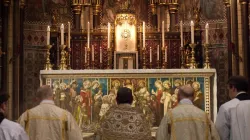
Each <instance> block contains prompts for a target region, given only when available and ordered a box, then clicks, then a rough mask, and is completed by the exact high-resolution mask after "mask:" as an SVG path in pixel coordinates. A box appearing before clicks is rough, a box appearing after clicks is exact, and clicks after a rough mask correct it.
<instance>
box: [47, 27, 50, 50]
mask: <svg viewBox="0 0 250 140" xmlns="http://www.w3.org/2000/svg"><path fill="white" fill-rule="evenodd" d="M47 45H50V26H48V27H47Z"/></svg>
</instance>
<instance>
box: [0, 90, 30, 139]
mask: <svg viewBox="0 0 250 140" xmlns="http://www.w3.org/2000/svg"><path fill="white" fill-rule="evenodd" d="M8 100H9V95H8V94H3V93H2V94H1V93H0V140H28V139H29V138H28V136H27V134H26V133H25V131H24V129H23V128H22V126H21V125H20V124H18V123H15V122H12V121H9V120H8V119H6V118H5V117H6V113H7V110H8Z"/></svg>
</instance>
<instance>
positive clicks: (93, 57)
mask: <svg viewBox="0 0 250 140" xmlns="http://www.w3.org/2000/svg"><path fill="white" fill-rule="evenodd" d="M91 52H92V61H94V60H95V50H94V45H92V47H91Z"/></svg>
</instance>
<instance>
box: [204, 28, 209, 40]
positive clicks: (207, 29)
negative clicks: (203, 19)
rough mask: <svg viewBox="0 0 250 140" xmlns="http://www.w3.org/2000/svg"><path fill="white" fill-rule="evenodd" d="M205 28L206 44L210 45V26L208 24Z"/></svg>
mask: <svg viewBox="0 0 250 140" xmlns="http://www.w3.org/2000/svg"><path fill="white" fill-rule="evenodd" d="M205 28H206V44H209V41H208V29H209V25H208V23H207V24H206V26H205Z"/></svg>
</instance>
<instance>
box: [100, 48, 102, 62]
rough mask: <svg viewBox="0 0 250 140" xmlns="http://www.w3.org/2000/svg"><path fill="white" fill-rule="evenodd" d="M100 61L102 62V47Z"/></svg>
mask: <svg viewBox="0 0 250 140" xmlns="http://www.w3.org/2000/svg"><path fill="white" fill-rule="evenodd" d="M100 63H102V47H100Z"/></svg>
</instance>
